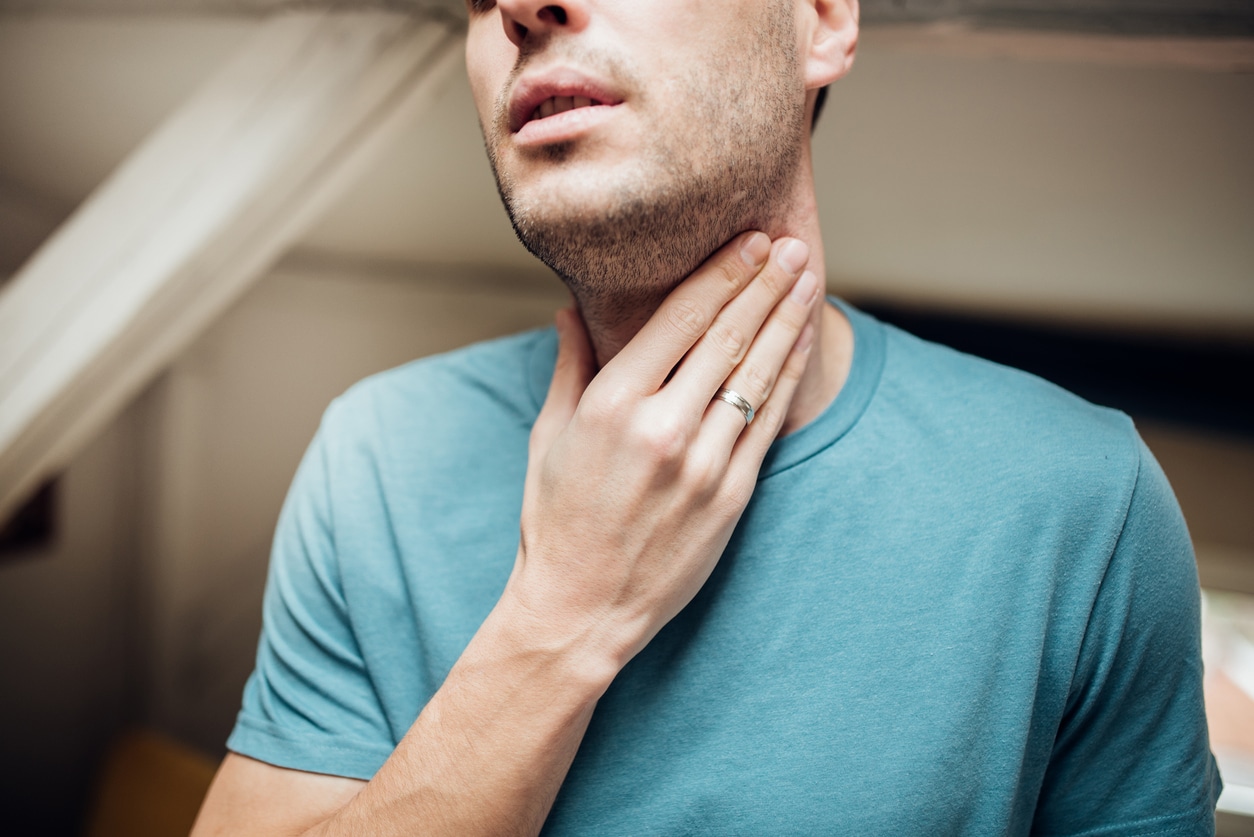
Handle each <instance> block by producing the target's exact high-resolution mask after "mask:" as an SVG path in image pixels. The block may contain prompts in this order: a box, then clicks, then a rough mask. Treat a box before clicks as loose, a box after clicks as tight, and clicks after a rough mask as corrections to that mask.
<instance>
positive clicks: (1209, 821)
mask: <svg viewBox="0 0 1254 837" xmlns="http://www.w3.org/2000/svg"><path fill="white" fill-rule="evenodd" d="M1136 441H1137V445H1138V447H1139V451H1140V456H1139V466H1138V473H1137V477H1136V482H1135V487H1134V489H1133V491H1132V495H1131V500H1130V502H1129V506H1128V511H1127V515H1126V518H1125V520H1124V525H1123V530H1122V532H1121V533H1120V535H1119V538H1118V541H1117V543H1116V546H1115V548H1114V551H1113V554H1112V555H1111V557H1110V560H1109V563H1108V565H1107V568H1106V572H1105V575H1104V577H1103V579H1102V582H1101V586H1100V588H1099V589H1098V592H1097V596H1096V598H1095V600H1094V604H1093V609H1092V612H1091V614H1090V617H1089V623H1088V627H1087V629H1086V632H1085V637H1084V640H1083V643H1082V645H1081V649H1080V654H1079V658H1078V660H1077V667H1076V672H1075V678H1074V680H1073V683H1072V687H1071V691H1070V694H1069V698H1068V703H1067V709H1066V713H1065V716H1064V718H1063V721H1062V724H1061V726H1060V729H1059V731H1058V735H1057V738H1056V741H1055V744H1054V748H1053V752H1052V756H1051V760H1050V765H1049V768H1048V770H1047V772H1046V776H1045V781H1044V784H1043V786H1042V789H1041V796H1040V798H1039V800H1038V805H1037V812H1036V818H1035V821H1034V824H1033V829H1032V831H1033V833H1034V834H1041V835H1093V836H1094V837H1096V835H1103V836H1104V835H1208V836H1209V835H1213V834H1214V833H1215V826H1214V810H1215V802H1216V800H1217V799H1218V798H1219V791H1220V789H1221V787H1222V783H1221V782H1220V779H1219V773H1218V770H1217V768H1216V766H1215V761H1214V758H1213V757H1212V755H1211V753H1210V747H1209V741H1208V736H1207V729H1206V716H1205V709H1204V705H1203V700H1202V658H1201V638H1200V634H1201V624H1200V621H1201V614H1200V591H1199V588H1198V581H1197V567H1196V564H1195V563H1194V558H1193V549H1192V545H1191V543H1190V540H1189V534H1188V531H1187V529H1186V527H1185V523H1184V518H1183V516H1182V515H1181V513H1180V508H1179V506H1178V505H1177V503H1176V500H1175V497H1174V495H1173V494H1172V492H1171V488H1170V486H1169V485H1168V483H1167V479H1166V477H1165V476H1164V474H1163V472H1162V470H1161V468H1160V467H1159V465H1158V463H1157V462H1156V461H1155V460H1154V457H1153V455H1152V454H1151V453H1150V452H1149V450H1148V449H1147V448H1146V447H1145V445H1144V443H1143V442H1141V441H1140V439H1137V440H1136Z"/></svg>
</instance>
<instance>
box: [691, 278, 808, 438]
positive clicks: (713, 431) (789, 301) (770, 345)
mask: <svg viewBox="0 0 1254 837" xmlns="http://www.w3.org/2000/svg"><path fill="white" fill-rule="evenodd" d="M746 293H747V292H746ZM819 296H820V288H819V280H818V277H816V276H815V275H814V274H813V273H812V272H810V271H808V270H807V271H806V272H805V273H804V274H803V275H802V276H801V278H800V279H798V280H797V282H796V283H795V284H794V285H793V286H792V289H791V290H790V291H789V292H788V295H787V296H786V297H785V298H784V299H782V300H781V301H780V302H779V303H778V304H777V305H776V306H775V309H774V310H773V311H772V312H771V315H770V317H768V318H767V321H766V323H765V324H764V325H763V326H762V327H761V330H760V331H758V334H757V337H755V338H754V340H753V344H752V346H751V347H750V348H749V351H748V353H747V354H746V355H745V358H744V360H743V361H741V362H740V364H739V365H738V366H737V367H736V368H735V369H734V370H733V371H732V373H731V374H730V375H728V376H727V379H726V381H725V382H723V383H722V386H725V387H727V388H728V389H730V390H732V391H733V392H735V393H737V394H738V395H740V396H741V397H742V398H744V399H745V400H746V401H748V402H749V405H750V406H751V407H753V408H754V409H755V410H756V409H759V408H760V407H761V405H763V404H764V403H765V402H766V400H767V397H768V396H769V395H770V394H771V392H772V391H773V390H774V388H775V385H776V380H777V378H778V376H779V374H780V370H781V369H782V367H783V366H784V364H785V363H787V361H788V359H789V357H790V353H791V352H792V350H793V346H794V345H795V344H796V343H797V341H798V339H799V336H800V335H801V333H802V330H803V329H805V328H806V327H807V323H808V322H809V319H810V315H811V313H812V312H813V310H814V304H815V302H816V301H817V300H818V299H819ZM677 377H678V376H677ZM728 406H730V405H728ZM716 407H717V408H719V409H714V408H716ZM722 407H723V405H722V402H712V403H711V404H710V407H709V408H707V409H706V416H705V419H704V421H703V422H702V426H701V434H702V435H703V436H711V437H712V438H713V439H714V440H719V441H721V444H722V449H723V450H730V449H731V446H732V443H733V442H735V440H736V437H737V436H739V435H740V434H741V432H742V431H743V430H744V427H745V422H744V417H743V415H742V414H741V413H740V411H739V410H736V409H723V408H722ZM755 423H756V421H755Z"/></svg>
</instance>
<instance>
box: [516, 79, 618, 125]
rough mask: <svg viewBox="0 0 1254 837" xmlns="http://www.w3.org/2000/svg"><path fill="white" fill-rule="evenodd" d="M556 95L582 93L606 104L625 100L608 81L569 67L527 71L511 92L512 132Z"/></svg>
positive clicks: (573, 95) (583, 95)
mask: <svg viewBox="0 0 1254 837" xmlns="http://www.w3.org/2000/svg"><path fill="white" fill-rule="evenodd" d="M554 96H571V97H575V96H581V97H583V98H586V99H592V100H593V101H594V102H596V103H599V104H603V105H617V104H620V103H621V102H622V101H623V97H622V95H620V94H619V93H618V92H617V91H616V90H614V88H613V87H612V86H611V85H610V84H608V83H607V82H604V81H601V80H599V79H595V78H593V77H591V76H588V75H585V74H584V73H581V72H580V71H578V70H574V69H571V68H569V67H556V68H553V69H550V70H544V71H541V72H533V73H528V74H526V75H524V76H522V77H520V78H519V79H518V81H517V83H515V85H514V92H513V93H512V94H511V95H510V101H509V130H510V132H511V133H516V132H517V131H518V130H519V129H520V128H522V126H523V125H526V124H527V123H528V122H529V121H531V116H532V114H534V113H535V111H536V108H538V107H539V106H540V105H541V103H543V102H544V101H546V100H547V99H551V98H553V97H554Z"/></svg>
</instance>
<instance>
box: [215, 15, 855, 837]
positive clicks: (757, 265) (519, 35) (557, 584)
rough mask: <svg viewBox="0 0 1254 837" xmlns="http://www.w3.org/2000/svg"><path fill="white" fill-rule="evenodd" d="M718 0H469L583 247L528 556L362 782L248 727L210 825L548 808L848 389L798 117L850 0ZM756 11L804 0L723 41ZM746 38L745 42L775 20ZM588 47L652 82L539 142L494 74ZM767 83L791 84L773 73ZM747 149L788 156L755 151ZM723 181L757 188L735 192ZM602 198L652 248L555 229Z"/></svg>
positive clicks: (545, 420)
mask: <svg viewBox="0 0 1254 837" xmlns="http://www.w3.org/2000/svg"><path fill="white" fill-rule="evenodd" d="M714 9H715V7H714V6H713V5H711V4H710V3H708V2H702V0H600V1H599V2H598V0H579V2H563V3H557V4H553V3H550V4H544V3H539V2H530V1H529V0H502V2H498V3H493V2H487V1H486V0H485V2H476V3H475V5H474V7H473V8H472V9H471V23H470V30H469V37H468V42H467V66H468V69H469V72H470V77H471V83H472V88H473V90H474V92H475V99H476V104H477V106H478V108H479V112H480V116H481V120H482V122H483V124H484V126H485V139H486V142H487V144H488V147H489V149H490V150H491V151H492V154H493V156H494V165H495V167H496V170H497V176H498V179H499V180H500V181H501V183H502V191H503V193H505V195H506V198H507V200H508V201H509V202H510V203H511V204H512V206H511V211H512V212H513V214H514V216H515V223H516V224H517V225H518V226H519V227H521V228H525V229H526V236H529V237H530V242H531V245H532V246H534V247H535V249H537V250H540V249H542V248H548V249H547V250H546V255H547V257H549V258H552V259H553V260H554V262H556V263H559V264H561V265H562V268H561V270H562V272H563V273H568V274H569V276H567V277H566V278H567V281H568V282H569V284H570V286H571V288H572V290H573V292H574V295H575V297H576V301H577V304H578V308H577V309H570V310H566V311H562V312H559V313H558V316H557V326H558V334H559V353H558V359H557V365H556V369H555V372H554V378H553V384H552V386H551V388H550V391H549V394H548V398H547V400H546V402H545V404H544V407H543V409H542V411H541V413H540V416H539V418H538V419H537V421H536V424H535V427H534V428H533V430H532V434H531V443H530V450H529V466H528V470H527V476H526V485H525V488H524V499H523V508H522V521H521V538H520V544H519V548H518V553H517V556H516V561H515V565H514V569H513V572H512V574H511V576H510V578H509V581H508V583H507V584H506V587H505V592H504V593H503V594H502V597H501V599H500V601H499V602H498V603H497V605H496V607H495V608H494V609H493V611H492V612H491V613H490V614H489V616H488V618H487V619H486V620H485V622H484V624H483V625H482V627H481V628H480V630H479V631H478V633H477V634H476V635H475V636H474V638H473V639H472V640H471V642H470V644H469V646H468V647H467V648H466V650H465V652H464V653H463V654H462V656H461V657H460V658H459V660H458V662H457V664H456V665H455V666H454V667H453V669H452V671H451V672H450V674H449V676H448V678H447V679H446V681H445V682H444V684H443V685H442V686H441V688H440V689H439V691H438V692H437V693H436V694H435V695H434V696H433V697H432V699H431V700H430V701H429V702H428V704H427V705H426V706H425V707H424V709H423V711H422V713H421V714H420V715H419V717H418V718H417V720H416V721H415V722H414V724H413V726H412V727H411V728H410V730H409V731H408V732H407V733H406V735H405V736H404V738H403V739H402V740H401V742H400V743H399V745H398V746H397V748H396V750H395V751H394V752H393V754H392V756H391V757H390V758H389V759H388V761H387V762H386V763H385V764H384V765H383V767H382V768H381V769H380V770H379V772H378V773H377V774H376V775H375V777H374V778H373V779H371V781H370V782H368V783H366V782H361V781H356V780H350V779H344V778H338V777H331V776H322V775H317V774H311V773H304V772H301V771H294V770H285V769H283V768H279V767H275V766H272V765H268V764H264V763H262V762H259V761H255V760H253V759H249V758H246V757H243V756H239V755H230V756H228V757H227V759H226V761H225V762H224V763H223V766H222V768H221V769H220V771H219V773H218V776H217V777H216V779H215V781H214V784H213V787H212V788H211V789H210V792H209V795H208V797H207V798H206V801H205V804H204V807H203V809H202V811H201V814H200V817H199V818H198V820H197V823H196V825H195V827H194V829H193V834H195V835H197V837H200V835H209V834H231V835H249V834H292V835H296V834H326V835H338V834H372V835H390V834H397V835H399V834H413V833H422V834H450V835H477V834H528V835H534V834H536V833H538V832H539V830H540V829H541V827H542V826H543V824H544V820H545V817H546V816H547V814H548V811H549V809H550V807H551V806H552V803H553V799H554V797H555V796H556V794H557V791H558V789H559V787H560V786H561V783H562V781H563V779H564V778H565V775H566V772H567V770H568V769H569V767H570V764H571V761H572V760H573V758H574V756H575V753H576V751H577V750H578V747H579V743H580V741H581V739H582V737H583V735H584V731H585V730H586V728H587V725H588V722H589V719H590V718H591V717H592V713H593V712H594V710H595V707H596V702H597V700H598V699H599V698H600V696H601V695H602V694H604V692H605V690H606V689H607V688H608V687H609V686H610V684H611V683H612V681H613V679H614V677H615V676H616V675H617V673H618V672H619V670H621V668H622V667H623V666H624V665H626V663H627V662H628V661H629V660H630V659H631V658H632V657H633V656H634V655H635V654H636V653H638V652H639V650H640V649H641V648H643V647H644V646H645V645H646V644H647V643H648V642H649V641H650V639H652V637H653V636H654V635H655V634H656V633H657V631H658V630H660V628H661V627H662V626H663V625H665V624H666V623H667V622H668V621H669V620H670V619H671V618H672V617H673V616H674V615H675V614H676V613H678V612H679V610H680V609H682V608H683V607H684V606H685V605H686V604H687V603H688V602H689V601H690V600H691V598H692V597H693V595H695V594H696V592H697V591H698V590H699V589H700V587H701V585H702V584H703V583H704V582H705V580H706V579H707V578H708V577H709V574H710V572H711V571H712V570H713V568H714V566H715V564H716V563H717V561H718V559H719V556H720V555H721V554H722V551H723V548H724V547H725V546H726V544H727V541H728V539H729V537H730V535H731V532H732V530H733V529H734V527H735V525H736V522H737V521H738V520H739V519H740V515H741V513H742V512H743V510H744V508H745V505H746V504H747V502H748V501H749V498H750V495H751V492H752V490H753V486H754V483H755V480H756V476H757V473H758V469H759V467H760V465H761V462H762V458H763V456H764V455H765V453H766V451H767V448H768V447H769V445H770V443H771V442H772V441H773V440H774V439H775V438H776V436H777V435H778V434H780V433H781V432H788V431H789V430H790V429H792V428H794V427H797V426H800V425H801V424H804V423H805V422H806V421H808V420H809V419H810V418H813V417H814V416H815V415H817V414H818V412H819V411H821V410H822V409H823V408H824V407H826V406H827V404H828V403H830V401H831V399H832V398H833V397H834V396H835V394H836V392H837V391H838V390H839V388H840V385H841V384H842V383H843V380H844V376H845V374H847V371H848V365H849V358H850V355H851V351H852V346H851V343H850V338H849V332H848V324H847V323H846V322H845V321H844V320H843V318H842V317H841V316H840V315H839V314H838V313H837V312H836V311H835V309H833V308H831V307H830V306H826V305H823V304H822V303H821V289H822V285H823V277H822V272H821V265H822V250H821V242H820V239H819V231H818V219H817V216H816V214H815V211H814V197H813V186H812V178H811V176H810V167H809V139H808V132H807V131H805V130H801V131H800V132H798V131H796V130H794V128H795V124H799V125H803V126H804V125H808V120H809V112H810V109H811V108H812V107H813V101H814V91H815V90H817V88H819V87H821V86H822V85H825V84H828V83H830V82H831V81H833V80H834V79H836V78H838V77H839V76H840V75H842V74H843V73H844V72H846V71H847V70H848V68H849V66H850V63H851V62H852V57H853V50H854V46H855V44H856V39H857V9H856V5H850V4H849V3H847V2H844V0H841V1H840V2H827V0H789V2H783V3H769V4H762V3H761V2H760V0H721V1H720V3H719V4H717V7H716V11H715V10H714ZM764 15H766V16H767V17H764ZM770 15H773V17H770ZM789 20H790V21H791V28H789V27H788V26H787V25H786V24H787V21H789ZM755 26H775V27H776V33H777V34H778V31H779V29H780V27H784V28H785V29H786V31H788V32H790V33H791V35H790V37H791V39H792V40H791V43H792V44H793V46H791V47H789V46H787V45H785V46H784V47H782V48H780V49H779V54H778V55H775V56H765V57H762V58H761V60H750V61H742V60H739V61H732V62H730V63H729V62H728V61H727V60H725V58H724V55H725V54H733V53H732V51H731V50H725V47H726V45H727V44H728V43H737V44H738V46H740V45H745V36H744V35H743V34H742V33H744V32H758V31H762V30H761V29H754V28H753V27H755ZM737 38H739V39H740V40H736V39H737ZM749 41H751V42H750V43H748V44H747V47H748V48H750V50H751V52H760V51H762V50H763V49H764V48H765V47H769V46H778V44H777V43H775V42H763V41H761V40H756V39H752V38H751V39H749ZM579 61H586V62H588V66H576V67H575V69H577V70H581V71H587V72H595V71H598V70H600V71H607V69H608V71H609V72H614V73H619V78H620V79H621V80H622V81H623V84H622V88H623V92H624V93H627V92H629V91H632V90H634V91H635V94H634V95H631V96H624V98H623V103H624V107H622V108H621V109H620V110H616V111H615V112H614V113H613V115H612V116H611V117H610V118H609V119H608V120H606V121H605V122H604V123H603V124H602V125H601V126H600V127H599V128H596V129H593V130H589V131H587V132H584V133H581V134H579V135H578V136H577V137H574V138H570V139H567V140H564V141H563V142H562V143H554V144H551V145H550V146H549V147H547V148H535V147H530V148H523V147H522V145H523V144H522V143H519V142H518V140H517V137H516V135H514V134H510V133H508V129H509V126H508V125H506V130H507V133H505V134H502V133H500V132H499V131H500V128H501V125H500V102H501V101H502V100H505V101H508V97H509V96H510V93H511V87H512V85H513V84H515V83H517V82H518V81H519V80H521V79H524V78H525V76H526V73H527V72H528V69H531V70H534V69H536V68H543V67H545V66H546V62H565V63H567V64H570V63H571V62H579ZM697 65H700V66H701V69H686V70H685V69H683V68H691V67H694V66H697ZM692 85H697V86H698V87H702V88H703V89H702V91H701V92H703V93H704V94H705V95H706V96H707V97H713V98H710V99H709V101H710V102H720V103H721V105H720V106H722V107H727V108H731V109H733V110H736V112H737V116H736V118H735V119H732V120H729V121H730V122H731V123H733V124H734V125H735V126H736V130H735V131H732V133H737V131H739V130H743V131H745V132H750V133H752V132H756V131H758V130H759V129H762V130H766V132H767V135H768V136H770V137H771V138H770V139H769V142H767V140H762V141H763V142H767V144H766V145H765V146H759V145H753V146H752V147H750V148H745V147H743V146H740V145H737V143H739V142H740V137H738V136H721V138H720V134H719V132H717V131H710V130H705V129H706V128H708V126H705V128H703V126H702V125H701V124H688V123H689V122H694V123H695V122H696V120H692V118H691V113H688V114H687V115H685V110H684V109H685V108H686V107H688V108H697V107H702V105H700V103H699V102H697V101H696V99H691V98H687V99H686V98H684V97H687V96H690V93H691V91H688V92H685V90H686V89H687V87H689V86H692ZM720 85H725V87H726V89H727V90H730V91H733V93H734V95H732V96H731V97H730V98H724V99H719V98H717V97H718V94H717V92H716V91H714V90H712V89H711V87H719V86H720ZM677 86H678V87H677ZM678 88H683V89H678ZM762 91H768V92H769V91H774V92H771V93H770V97H771V98H772V99H774V98H775V96H776V94H778V101H771V102H769V103H764V102H760V101H757V98H756V97H761V96H763V95H767V94H766V93H763V92H762ZM737 97H739V98H737ZM746 97H747V100H748V101H747V104H746ZM700 98H702V96H701V95H698V96H697V99H700ZM799 103H800V104H801V107H800V109H798V104H799ZM742 106H743V107H742ZM697 112H701V113H702V120H705V119H715V118H716V117H717V116H718V114H713V115H711V114H709V113H706V112H704V111H697ZM620 117H621V118H620ZM798 120H799V121H798ZM794 123H795V124H794ZM781 125H783V126H785V127H784V128H783V129H781V133H779V135H777V136H775V135H771V134H770V129H771V128H772V127H774V128H780V126H781ZM703 130H705V133H706V134H707V136H705V137H704V138H703V137H701V136H698V135H700V134H701V133H702V131H703ZM755 136H759V138H761V136H762V135H760V134H755ZM780 137H784V138H786V141H783V140H781V139H780ZM559 145H561V146H563V147H558V146H559ZM746 154H749V155H750V156H763V157H770V156H771V155H775V156H776V158H777V159H773V160H762V161H756V162H753V163H752V164H746V162H745V160H744V159H742V157H743V155H746ZM738 155H740V156H738ZM689 174H691V175H692V176H693V177H695V178H696V180H695V181H691V180H684V183H685V184H687V186H688V187H690V188H694V189H697V191H696V192H693V193H692V194H693V195H701V196H702V197H701V199H700V200H699V201H697V202H696V203H695V204H694V205H693V206H692V207H691V210H692V211H693V212H697V213H700V214H705V215H708V216H709V217H708V218H706V219H704V220H699V221H693V222H692V223H693V224H696V227H699V228H700V229H697V231H696V232H693V229H696V227H689V228H685V229H686V231H687V233H688V235H689V236H690V237H699V236H706V237H707V238H706V240H705V243H700V242H699V244H700V246H695V247H690V246H689V245H690V243H691V242H689V241H688V239H687V238H685V239H684V240H682V241H676V240H670V241H669V243H665V246H661V243H662V241H663V239H664V238H668V237H669V236H670V233H669V231H668V230H667V229H659V228H658V225H657V218H656V217H655V216H654V215H653V209H651V206H652V204H653V203H654V202H656V203H659V204H660V203H664V202H665V201H667V200H670V199H671V198H670V197H668V196H670V195H672V194H673V193H674V192H675V180H676V179H681V180H683V179H685V178H688V177H689ZM781 178H782V180H781ZM694 182H695V183H696V184H697V185H695V186H694V185H693V183H694ZM729 184H730V186H729ZM775 187H778V188H775ZM728 188H731V189H732V192H733V193H736V194H738V193H739V190H741V189H742V188H743V189H744V190H747V191H746V194H749V195H750V196H751V198H752V199H751V200H747V202H746V201H741V202H740V203H738V202H737V200H735V199H734V198H735V194H733V195H732V198H733V199H727V193H726V190H727V189H728ZM642 196H645V197H647V196H652V197H651V198H649V199H647V200H646V199H644V197H642ZM704 201H718V203H717V204H714V205H706V204H705V203H703V202H704ZM758 203H760V204H761V205H760V206H756V205H755V206H749V204H758ZM665 211H666V212H670V211H671V210H665ZM583 215H586V216H587V218H586V219H584V220H581V217H582V216H583ZM606 219H612V220H616V221H617V223H619V224H621V225H623V227H624V229H630V230H634V233H633V235H635V236H643V238H638V239H637V242H636V244H635V251H636V252H635V256H636V257H637V267H636V269H635V270H633V269H632V263H631V256H632V252H631V250H632V248H631V247H629V246H627V245H624V244H622V243H621V242H620V243H619V244H616V245H613V246H606V247H605V248H603V249H598V248H595V247H594V248H592V249H593V250H596V252H591V253H570V252H562V251H563V248H564V247H565V246H566V245H564V244H563V243H562V242H561V241H556V239H560V238H561V237H562V235H564V234H569V235H571V236H575V237H578V236H584V235H592V236H593V239H592V240H593V241H594V242H595V240H596V239H595V236H596V235H602V236H604V235H610V236H611V237H612V236H615V235H618V233H614V232H605V231H604V229H603V228H604V225H605V223H606ZM738 224H748V225H754V224H760V225H761V226H763V227H764V228H765V229H764V230H763V231H761V232H752V231H747V230H746V231H743V232H742V231H741V230H739V229H737V228H736V227H737V225H738ZM579 226H582V227H583V228H584V229H583V230H582V231H572V230H573V229H574V228H575V227H579ZM598 228H602V232H600V233H597V232H596V230H597V229H598ZM589 230H591V231H592V232H591V233H589V232H588V231H589ZM738 233H739V234H738ZM587 240H588V239H583V241H584V242H585V244H586V243H587ZM711 240H712V241H713V242H714V243H712V244H711V243H709V242H710V241H711ZM555 241H556V243H554V242H555ZM724 241H725V242H726V243H725V244H724V243H723V242H724ZM538 242H539V243H538ZM544 242H547V243H544ZM627 243H628V244H630V242H627ZM720 245H721V246H720ZM624 247H626V249H624ZM703 248H708V249H703ZM693 249H695V250H698V251H703V252H698V253H696V254H695V255H694V254H693V252H691V251H692V250H693ZM681 250H682V251H683V252H682V253H681V252H680V251H681ZM658 251H660V252H661V253H662V257H659V256H658ZM668 253H669V254H670V257H673V259H672V258H670V257H666V255H667V254H668ZM707 253H710V254H711V255H709V256H708V257H706V254H707ZM681 255H682V259H681V258H680V256H681ZM581 260H583V262H582V263H583V266H582V267H581ZM683 260H688V261H692V262H693V263H692V264H680V263H679V262H681V261H683ZM694 260H695V261H694ZM698 263H699V266H696V265H697V264H698ZM589 265H590V267H589ZM724 385H725V386H728V387H730V388H732V389H734V390H736V391H737V392H739V393H741V394H742V395H744V396H745V397H746V398H748V399H749V401H750V403H752V404H754V405H755V406H757V407H758V417H757V418H756V419H755V421H754V422H753V424H752V425H749V426H748V427H746V426H745V424H744V421H743V418H742V417H741V415H740V413H739V412H738V411H737V410H736V409H735V408H733V407H730V406H728V405H726V404H724V403H722V402H714V403H711V398H712V397H713V395H714V393H715V391H716V390H717V389H718V388H719V387H720V386H724ZM607 473H614V474H615V476H616V479H615V480H612V481H611V480H606V479H604V475H605V474H607Z"/></svg>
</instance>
